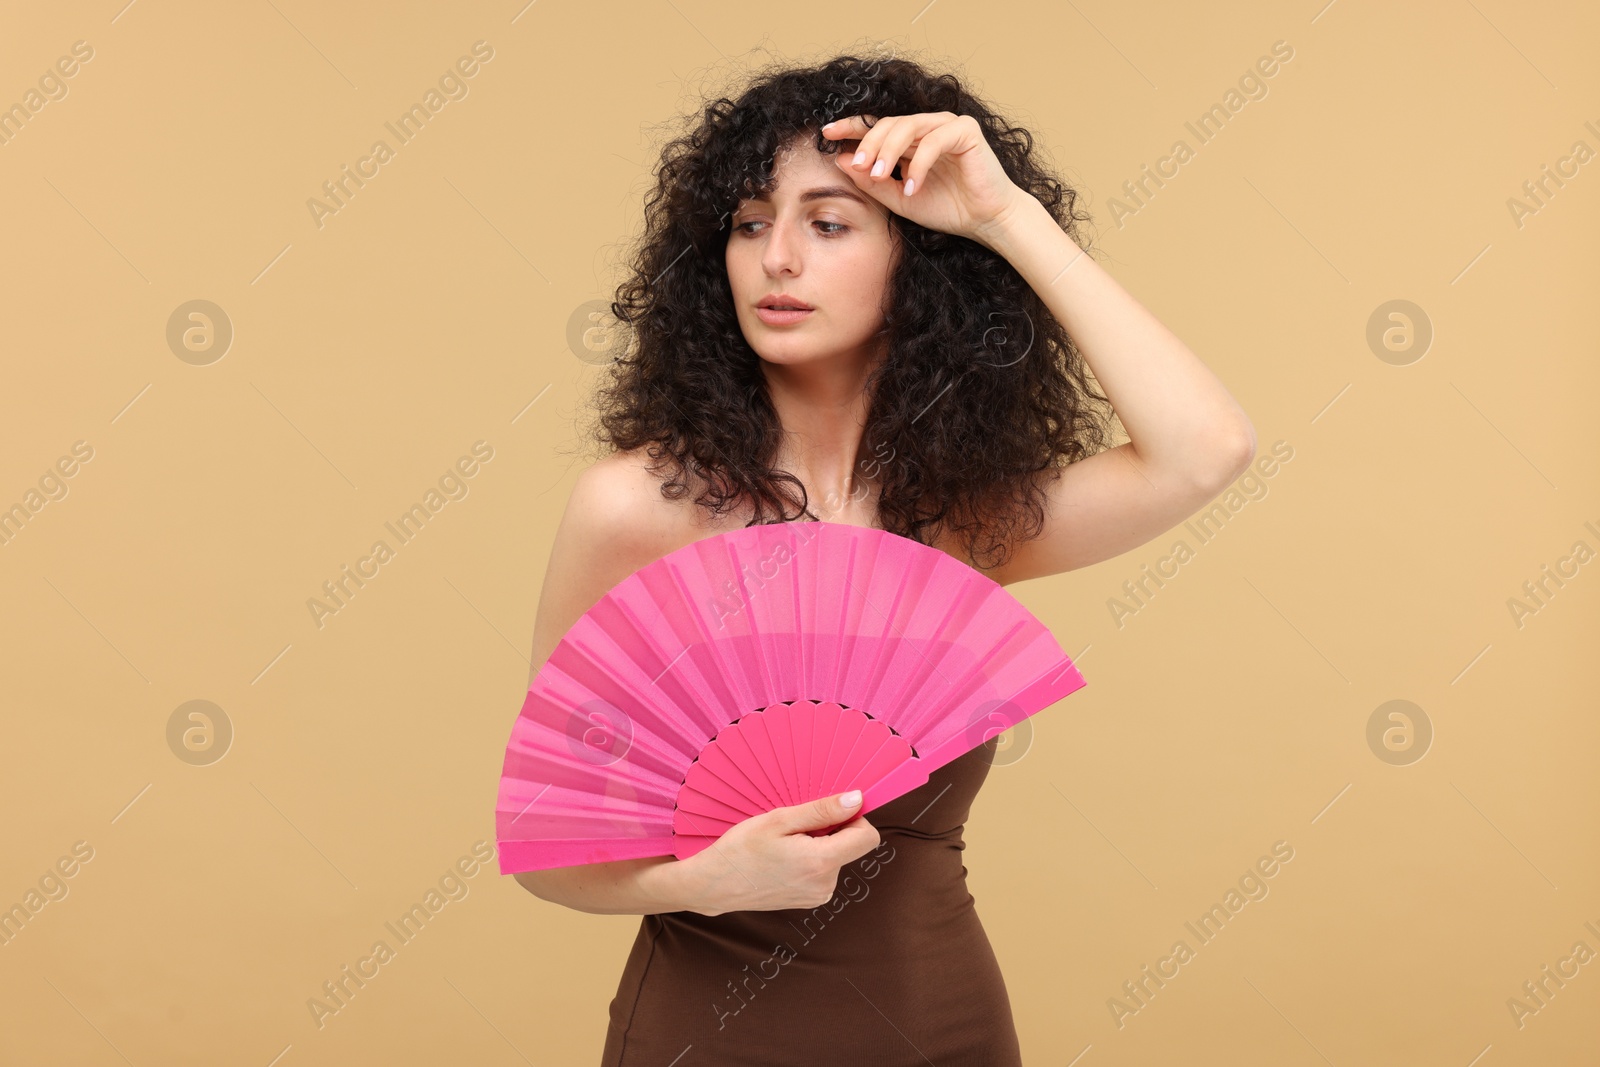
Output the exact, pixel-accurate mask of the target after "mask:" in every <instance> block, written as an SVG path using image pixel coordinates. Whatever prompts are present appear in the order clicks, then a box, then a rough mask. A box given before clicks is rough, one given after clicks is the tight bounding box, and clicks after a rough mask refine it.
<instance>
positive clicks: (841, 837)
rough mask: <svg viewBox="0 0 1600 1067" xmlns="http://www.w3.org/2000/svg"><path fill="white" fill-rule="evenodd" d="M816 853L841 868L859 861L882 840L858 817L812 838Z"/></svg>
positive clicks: (862, 817) (865, 821)
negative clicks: (828, 832) (829, 831)
mask: <svg viewBox="0 0 1600 1067" xmlns="http://www.w3.org/2000/svg"><path fill="white" fill-rule="evenodd" d="M812 840H813V841H815V842H816V843H817V844H816V848H817V851H818V852H820V853H821V855H822V857H823V858H824V859H825V860H826V862H828V863H829V864H831V865H832V866H835V867H840V866H843V865H844V864H846V863H849V862H850V861H851V860H856V859H860V858H861V857H862V856H865V855H866V854H867V853H868V852H871V851H872V850H873V849H875V848H877V847H878V845H879V844H880V843H881V842H882V840H883V835H882V834H880V833H879V832H878V828H877V827H876V826H873V825H872V824H871V823H870V822H868V821H867V818H866V816H865V815H858V816H857V817H856V818H854V819H851V820H850V821H849V822H847V823H845V824H844V825H843V826H841V827H839V828H838V829H837V830H835V831H833V832H832V833H830V834H824V835H823V836H822V837H814V838H812Z"/></svg>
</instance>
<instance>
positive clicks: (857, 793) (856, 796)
mask: <svg viewBox="0 0 1600 1067" xmlns="http://www.w3.org/2000/svg"><path fill="white" fill-rule="evenodd" d="M839 803H841V804H843V805H844V806H845V807H847V808H853V807H855V806H856V805H857V804H859V803H861V790H859V789H852V790H850V792H848V793H846V794H844V796H842V797H840V798H839Z"/></svg>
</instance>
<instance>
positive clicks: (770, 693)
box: [495, 522, 1084, 874]
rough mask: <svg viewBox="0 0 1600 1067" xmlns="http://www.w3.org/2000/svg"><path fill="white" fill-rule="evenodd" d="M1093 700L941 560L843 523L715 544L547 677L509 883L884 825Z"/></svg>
mask: <svg viewBox="0 0 1600 1067" xmlns="http://www.w3.org/2000/svg"><path fill="white" fill-rule="evenodd" d="M1083 685H1084V680H1083V676H1082V675H1081V674H1079V673H1078V669H1077V667H1075V666H1074V665H1073V663H1072V661H1071V660H1070V659H1068V658H1067V655H1066V653H1065V652H1063V651H1062V649H1061V646H1060V645H1059V644H1058V643H1057V642H1056V639H1055V637H1054V636H1053V635H1052V634H1051V633H1050V631H1049V630H1048V629H1047V628H1046V627H1045V625H1044V624H1043V623H1041V622H1040V621H1039V620H1038V619H1037V618H1035V617H1034V616H1033V615H1032V614H1031V613H1030V612H1029V611H1028V610H1027V608H1025V607H1023V606H1022V604H1020V603H1019V602H1018V601H1017V600H1016V598H1014V597H1013V596H1011V595H1010V594H1009V593H1007V592H1006V591H1005V589H1004V588H1003V587H1001V586H1000V585H998V584H997V583H996V582H994V581H993V580H992V579H991V578H989V577H988V576H987V575H984V574H983V573H981V572H979V571H977V570H975V569H974V568H972V567H969V566H967V565H966V564H964V563H962V562H961V561H960V560H957V559H955V558H954V557H952V556H950V555H948V554H946V553H944V552H941V551H939V550H938V549H936V548H932V547H930V546H927V545H923V544H921V543H919V542H917V541H913V540H911V539H910V538H906V537H900V536H897V535H895V534H891V533H888V532H886V531H883V530H877V529H871V528H868V527H862V526H850V525H845V524H842V523H831V522H803V523H771V524H766V525H761V526H750V527H745V528H743V529H740V530H734V531H730V532H728V533H722V534H716V535H714V536H712V537H708V538H705V539H703V540H700V541H697V542H695V543H693V544H690V545H686V546H685V547H683V548H680V549H678V550H677V551H675V552H672V553H670V554H668V555H666V556H663V557H662V558H661V559H659V560H656V561H655V562H654V563H651V564H649V565H648V566H645V567H642V568H640V569H639V570H637V571H635V572H634V573H633V574H631V575H629V576H628V577H627V578H625V579H623V580H622V581H621V582H619V583H618V584H617V585H616V586H615V587H614V588H613V589H612V590H611V591H610V592H608V593H606V595H605V596H604V597H602V598H601V599H600V601H599V603H597V604H595V606H594V607H592V608H590V609H589V610H588V611H587V612H585V613H584V615H583V616H582V617H581V618H580V619H578V621H577V622H576V623H574V624H573V626H572V628H571V629H570V630H568V631H567V633H566V635H565V636H564V637H562V639H561V641H560V643H559V644H558V645H557V646H556V648H555V649H554V651H553V652H552V653H551V654H550V658H549V660H548V661H547V662H546V663H545V664H544V666H543V667H542V668H540V670H539V672H538V674H537V675H536V676H535V677H534V681H533V685H532V686H531V687H530V688H529V689H528V696H527V699H526V701H525V702H524V703H523V705H522V711H521V713H520V714H519V715H518V716H517V719H516V722H515V723H514V724H513V725H512V729H511V740H510V742H509V743H508V744H507V746H506V754H505V764H504V767H503V770H502V772H501V777H500V794H499V799H498V802H497V804H496V808H495V834H496V839H497V841H498V843H499V854H500V873H501V874H510V873H513V872H516V871H532V870H542V869H545V868H549V867H565V866H572V865H575V864H583V863H598V862H602V861H606V860H620V859H636V858H639V857H644V856H665V855H675V856H677V857H678V858H679V859H687V858H688V857H690V856H692V855H694V854H695V853H697V852H699V851H701V850H702V849H704V848H706V847H708V846H710V845H711V844H713V843H714V842H715V841H716V839H717V838H718V837H720V836H721V835H722V833H723V832H724V831H726V830H727V829H729V828H730V827H731V826H733V825H734V824H735V823H738V822H741V821H743V820H744V819H747V818H750V817H751V816H753V815H758V814H760V813H762V812H765V811H770V810H771V809H773V808H775V807H781V806H784V805H788V804H799V803H803V802H805V801H808V800H815V799H816V798H818V797H823V796H829V795H832V794H834V793H840V792H844V791H845V790H847V789H856V788H858V789H861V790H862V794H863V795H862V803H861V807H860V808H859V809H858V811H860V812H867V811H871V810H873V809H874V808H877V807H879V806H881V805H883V804H886V803H888V802H889V801H891V800H894V799H895V798H896V797H899V796H903V795H904V794H906V793H909V792H910V791H911V790H913V789H915V788H916V787H917V786H919V785H921V784H922V783H924V782H926V781H927V780H928V775H929V774H930V773H931V772H933V771H934V770H937V769H938V768H939V767H942V766H944V765H945V764H946V763H949V762H950V761H951V760H953V759H955V758H957V757H958V756H960V755H961V754H962V753H964V752H967V751H969V750H971V749H973V748H976V747H977V746H978V745H981V744H983V743H984V742H986V741H987V740H988V739H989V738H990V737H993V736H994V735H995V734H997V733H1000V732H1001V731H1004V730H1006V729H1009V728H1010V727H1012V726H1014V725H1016V724H1017V723H1018V722H1021V721H1022V720H1023V719H1025V718H1027V717H1028V716H1030V715H1033V714H1034V713H1036V712H1038V711H1041V710H1043V709H1044V708H1047V707H1049V706H1050V705H1051V704H1053V703H1055V702H1056V701H1057V700H1060V699H1061V698H1062V697H1064V696H1066V695H1068V694H1069V693H1072V692H1074V691H1076V690H1077V689H1079V688H1081V687H1082V686H1083ZM829 829H832V828H829ZM829 829H823V830H815V831H811V832H812V833H813V834H814V835H821V834H824V833H827V832H829Z"/></svg>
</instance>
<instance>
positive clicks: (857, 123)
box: [822, 115, 878, 141]
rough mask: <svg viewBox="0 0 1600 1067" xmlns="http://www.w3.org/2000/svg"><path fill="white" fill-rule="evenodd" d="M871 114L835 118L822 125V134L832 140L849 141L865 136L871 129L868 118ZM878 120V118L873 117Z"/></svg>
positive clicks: (874, 120) (875, 120)
mask: <svg viewBox="0 0 1600 1067" xmlns="http://www.w3.org/2000/svg"><path fill="white" fill-rule="evenodd" d="M869 118H872V117H871V116H870V115H846V116H845V117H844V118H841V119H834V120H833V121H832V122H830V123H828V124H827V125H825V126H823V127H822V135H823V136H824V137H826V138H828V140H830V141H849V140H854V139H857V138H860V137H865V136H866V134H867V130H869V129H871V127H870V126H868V125H867V122H866V120H867V119H869ZM872 121H873V122H877V121H878V120H877V119H875V118H874V119H872Z"/></svg>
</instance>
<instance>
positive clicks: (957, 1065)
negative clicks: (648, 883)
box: [601, 740, 1022, 1067]
mask: <svg viewBox="0 0 1600 1067" xmlns="http://www.w3.org/2000/svg"><path fill="white" fill-rule="evenodd" d="M996 744H997V741H995V740H990V741H989V742H988V743H986V744H984V745H980V746H978V747H977V748H975V749H973V750H972V751H970V752H968V753H966V754H965V755H963V756H961V757H959V758H958V759H955V760H953V761H951V762H950V763H948V764H946V765H945V766H943V767H941V768H939V769H938V770H936V771H934V772H933V774H931V775H930V776H929V778H928V781H927V782H926V783H924V784H923V785H921V786H919V787H918V788H917V789H914V790H912V791H911V792H910V793H907V794H906V795H904V796H902V797H899V798H897V799H895V800H893V801H890V802H889V803H888V804H885V805H883V806H882V807H879V808H876V809H874V810H872V811H869V812H868V813H867V816H866V817H867V821H868V822H870V823H872V824H873V825H874V826H875V827H877V828H878V831H879V834H880V835H881V836H882V838H883V840H882V843H881V844H880V845H879V846H878V848H876V849H874V850H873V851H872V852H868V853H867V854H866V855H864V856H862V857H861V858H860V859H858V860H856V861H855V862H853V863H848V864H845V865H844V866H843V867H841V868H840V870H839V883H838V886H837V888H836V889H835V892H834V895H833V898H832V899H831V900H829V901H828V903H827V904H825V905H823V906H822V907H819V908H815V909H809V908H792V909H786V910H783V911H736V912H727V913H725V914H722V915H716V916H706V915H700V914H698V913H696V912H690V911H678V912H668V913H665V914H661V915H646V916H643V917H642V921H641V923H640V925H639V934H638V937H637V938H635V940H634V943H633V950H632V952H631V953H630V954H629V956H628V962H627V965H626V966H625V968H624V969H623V973H622V980H621V982H620V983H619V985H618V987H617V995H616V997H615V999H613V1000H612V1002H611V1023H610V1027H609V1028H608V1029H607V1031H606V1044H605V1054H604V1056H603V1058H602V1060H601V1063H602V1067H713V1065H739V1067H756V1065H761V1067H766V1065H771V1067H789V1065H793V1067H816V1065H818V1064H855V1063H862V1064H867V1063H870V1064H873V1065H874V1067H899V1065H901V1064H904V1065H906V1067H913V1065H916V1067H925V1065H926V1064H928V1063H936V1064H938V1065H939V1067H966V1065H973V1067H976V1065H979V1064H982V1065H984V1067H1020V1064H1021V1063H1022V1057H1021V1053H1020V1051H1019V1049H1018V1045H1017V1033H1016V1029H1015V1028H1014V1026H1013V1024H1012V1018H1011V1003H1010V1000H1009V999H1008V998H1007V995H1006V986H1005V981H1004V979H1003V978H1002V977H1001V974H1000V967H999V964H998V963H997V962H996V960H995V956H994V951H993V949H992V948H991V947H990V945H989V938H988V936H987V935H986V934H985V933H984V929H983V925H982V924H981V923H980V922H979V921H978V913H977V911H976V909H975V907H974V900H973V897H972V895H971V894H970V893H969V892H968V891H967V882H966V876H967V868H966V866H965V865H964V864H963V863H962V856H961V852H962V849H964V848H965V847H966V843H965V842H964V841H963V840H962V837H961V832H962V830H963V829H964V827H965V823H966V820H967V814H968V811H969V810H970V808H971V805H972V800H973V798H974V797H975V796H976V795H977V793H978V789H979V787H980V786H982V785H983V782H984V779H985V778H986V777H987V776H988V773H989V768H990V765H991V762H992V761H993V758H994V752H995V746H996Z"/></svg>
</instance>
